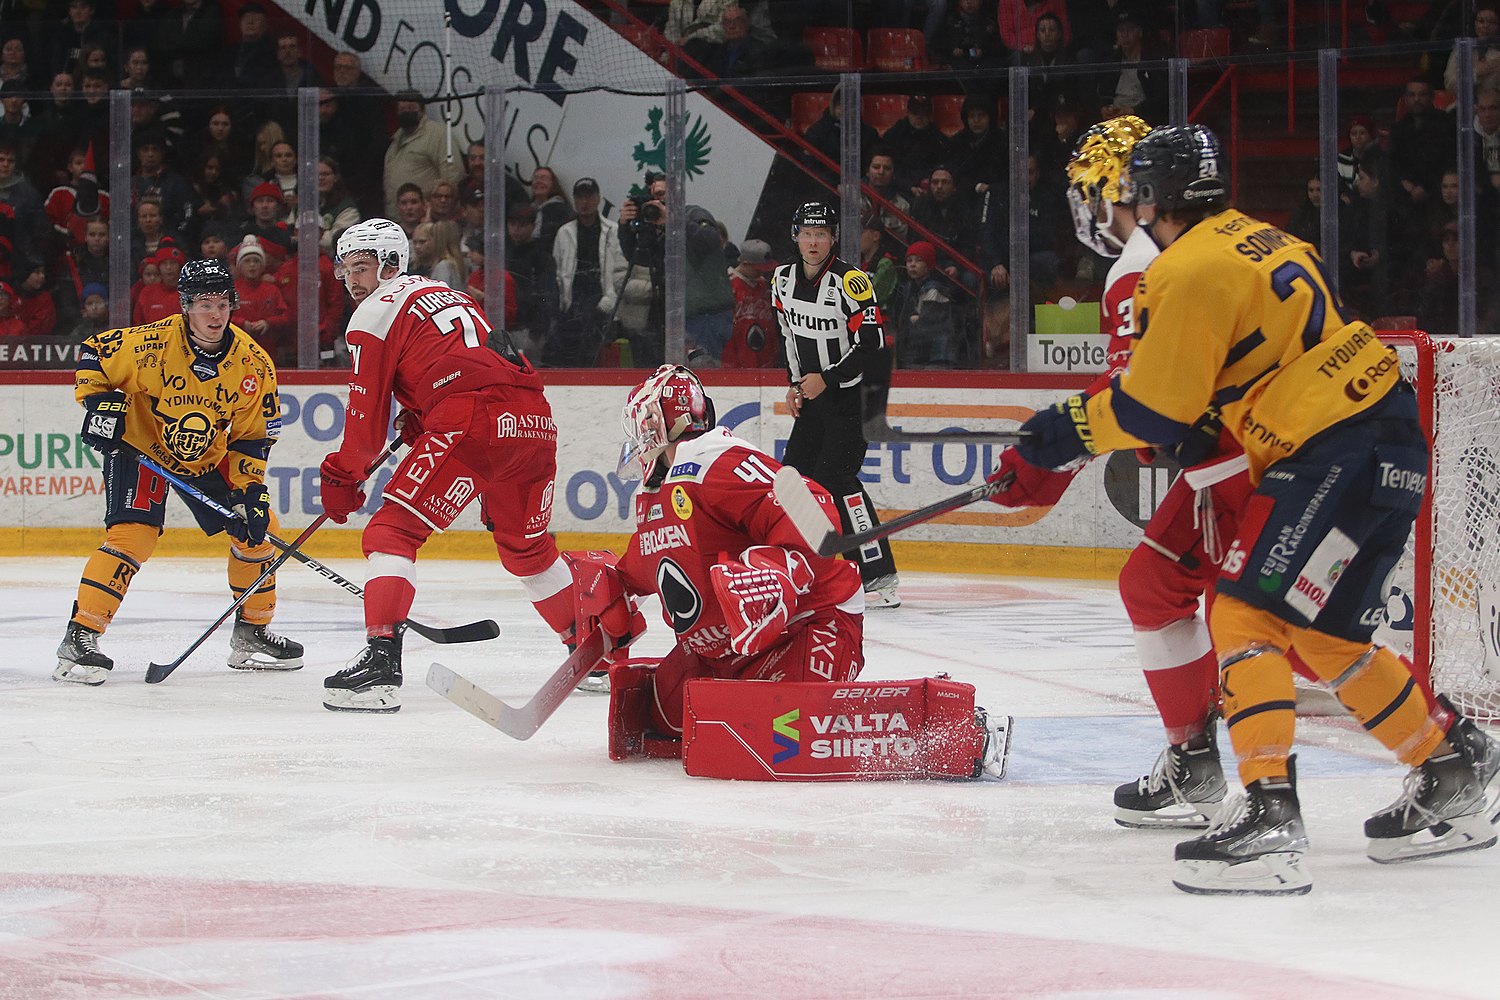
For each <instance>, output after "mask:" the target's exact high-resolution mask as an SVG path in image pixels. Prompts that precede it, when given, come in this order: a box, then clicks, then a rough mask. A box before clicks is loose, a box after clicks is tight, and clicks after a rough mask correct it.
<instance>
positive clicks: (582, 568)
mask: <svg viewBox="0 0 1500 1000" xmlns="http://www.w3.org/2000/svg"><path fill="white" fill-rule="evenodd" d="M562 558H563V562H565V563H567V564H568V570H569V571H570V572H571V573H572V574H573V597H574V600H575V602H576V603H575V606H574V613H573V618H574V624H573V638H572V639H570V640H568V641H569V642H570V643H571V644H572V645H574V646H577V645H581V644H582V643H583V641H584V639H586V638H588V635H589V633H591V632H593V631H594V630H595V629H603V630H604V634H605V636H606V637H608V639H609V642H608V643H607V646H608V648H610V649H611V650H614V649H621V648H623V647H625V646H628V645H630V644H631V643H632V642H634V641H635V640H636V639H638V638H639V637H640V635H641V633H643V632H645V631H646V616H645V615H643V614H641V612H640V610H639V609H638V608H637V607H636V605H635V601H633V600H632V599H631V597H630V595H629V594H628V593H626V592H625V580H624V578H622V577H621V576H620V571H619V570H618V569H616V568H615V564H616V563H617V562H618V561H619V557H617V556H616V555H615V554H614V553H613V552H606V551H592V552H564V553H562Z"/></svg>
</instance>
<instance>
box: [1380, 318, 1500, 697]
mask: <svg viewBox="0 0 1500 1000" xmlns="http://www.w3.org/2000/svg"><path fill="white" fill-rule="evenodd" d="M1386 340H1387V342H1388V343H1390V344H1391V346H1393V347H1395V348H1396V351H1397V353H1398V354H1399V355H1400V356H1401V361H1402V368H1403V370H1404V371H1405V372H1406V374H1407V376H1408V377H1409V378H1410V379H1411V380H1412V382H1413V384H1415V385H1416V386H1417V387H1418V391H1419V393H1420V395H1421V398H1422V401H1423V405H1424V407H1425V408H1426V409H1427V410H1428V413H1429V414H1430V416H1431V421H1432V423H1431V427H1430V433H1431V434H1432V441H1433V455H1432V475H1431V498H1430V502H1431V507H1430V518H1431V519H1430V521H1429V522H1428V524H1430V532H1426V531H1424V530H1423V529H1424V527H1425V526H1424V525H1421V524H1419V525H1418V526H1417V528H1416V529H1415V530H1414V531H1413V534H1412V537H1411V538H1409V539H1408V540H1407V546H1406V557H1405V558H1404V559H1403V560H1402V563H1401V565H1400V567H1398V570H1397V577H1396V580H1395V581H1394V582H1395V583H1396V584H1397V586H1399V587H1401V588H1402V590H1403V591H1404V592H1405V594H1406V595H1408V596H1409V597H1410V598H1411V600H1412V601H1413V607H1414V613H1413V618H1414V622H1413V628H1414V642H1413V644H1412V645H1413V647H1414V648H1413V649H1412V650H1411V652H1412V653H1413V655H1414V656H1415V657H1416V658H1417V660H1418V661H1419V662H1420V661H1422V660H1424V659H1425V660H1426V662H1427V663H1428V664H1429V665H1430V670H1431V677H1432V684H1433V687H1434V688H1435V689H1436V690H1437V691H1438V692H1440V693H1442V694H1446V695H1447V696H1448V697H1449V698H1451V699H1452V700H1453V702H1454V703H1455V704H1456V705H1457V706H1458V707H1459V708H1460V709H1461V710H1462V711H1464V712H1465V713H1466V714H1468V715H1469V716H1470V717H1472V718H1475V719H1479V720H1483V721H1490V722H1494V721H1497V720H1500V621H1497V604H1500V339H1496V338H1480V339H1473V340H1437V339H1432V340H1429V339H1428V338H1426V337H1425V336H1422V335H1420V334H1418V335H1391V336H1387V337H1386ZM1424 357H1425V359H1426V360H1425V361H1424ZM1427 534H1430V539H1429V538H1424V535H1427ZM1422 580H1425V582H1426V586H1425V587H1424V586H1423V585H1422V583H1421V582H1420V581H1422ZM1392 610H1393V611H1394V610H1395V608H1394V606H1393V608H1392Z"/></svg>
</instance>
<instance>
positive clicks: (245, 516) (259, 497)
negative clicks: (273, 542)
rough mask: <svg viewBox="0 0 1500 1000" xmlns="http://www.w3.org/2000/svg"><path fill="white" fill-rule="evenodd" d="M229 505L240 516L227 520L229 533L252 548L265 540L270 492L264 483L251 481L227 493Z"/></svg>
mask: <svg viewBox="0 0 1500 1000" xmlns="http://www.w3.org/2000/svg"><path fill="white" fill-rule="evenodd" d="M229 507H230V509H231V510H233V511H235V512H236V513H238V514H239V515H240V516H239V517H237V518H231V519H230V521H229V533H230V534H231V535H233V536H234V537H235V538H238V539H239V540H240V541H242V542H244V543H245V544H246V545H248V546H250V547H251V548H252V549H253V548H255V546H257V545H259V544H260V543H261V542H264V541H265V540H266V532H267V531H268V530H269V529H270V527H271V493H270V491H269V490H267V489H266V484H265V483H251V484H250V485H249V486H246V487H245V488H244V489H242V490H234V491H233V492H231V493H230V494H229Z"/></svg>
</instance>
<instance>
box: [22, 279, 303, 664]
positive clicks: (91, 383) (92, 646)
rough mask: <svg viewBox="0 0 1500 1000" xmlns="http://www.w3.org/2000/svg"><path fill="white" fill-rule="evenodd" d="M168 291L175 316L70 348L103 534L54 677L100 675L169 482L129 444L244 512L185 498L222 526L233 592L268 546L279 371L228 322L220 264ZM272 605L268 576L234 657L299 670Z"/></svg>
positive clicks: (150, 545) (152, 540) (298, 655)
mask: <svg viewBox="0 0 1500 1000" xmlns="http://www.w3.org/2000/svg"><path fill="white" fill-rule="evenodd" d="M177 287H178V291H179V292H180V293H181V303H182V312H181V313H179V314H178V315H175V316H169V317H167V318H166V319H163V320H160V321H158V322H155V323H150V324H147V325H145V326H134V327H126V328H122V329H118V330H106V331H104V332H103V333H99V334H96V335H95V336H93V337H90V338H89V339H88V340H86V341H85V342H84V345H83V350H82V352H81V354H80V360H79V365H78V372H77V376H76V379H75V383H74V395H75V396H76V397H77V399H78V402H79V403H81V404H82V405H83V408H84V411H85V412H84V421H83V431H82V436H83V440H84V441H85V443H87V444H89V445H90V446H92V447H94V448H96V449H97V450H99V451H100V452H102V453H103V454H104V496H105V513H104V523H105V536H104V543H103V544H102V545H100V546H99V548H98V549H97V550H96V551H95V552H94V554H93V555H91V556H90V557H89V561H88V563H87V565H86V566H85V567H84V570H83V578H82V580H81V581H79V585H78V600H77V601H76V602H75V603H74V605H73V617H72V619H71V620H70V621H69V622H68V627H67V631H66V634H65V635H64V637H63V641H62V644H61V645H60V646H59V647H58V650H57V669H56V670H55V671H54V672H53V674H52V676H53V677H54V678H55V679H57V680H60V681H72V682H75V683H80V684H90V685H95V684H102V683H104V680H105V678H106V677H108V671H109V670H110V669H112V668H113V666H114V662H113V661H112V660H111V659H110V658H109V657H108V656H106V655H105V654H104V653H103V652H102V651H101V650H100V649H99V636H100V635H101V634H102V633H103V632H104V630H105V629H106V628H107V627H108V626H109V623H110V620H111V619H112V618H114V615H115V611H116V610H118V608H119V606H120V602H121V601H122V600H124V598H125V591H126V589H127V588H128V587H129V586H130V582H131V579H132V578H133V577H134V576H135V574H136V573H137V572H138V571H139V570H140V568H141V566H142V564H144V563H145V562H146V560H147V559H148V558H150V556H151V552H152V550H154V549H155V548H156V542H157V538H158V537H159V536H160V535H161V531H162V526H163V524H164V523H165V519H166V500H167V483H166V481H165V480H163V479H162V477H161V476H159V475H157V474H156V473H154V472H152V471H150V470H148V469H146V468H144V467H143V466H142V465H141V464H140V463H139V462H137V461H136V457H135V456H136V454H137V453H139V454H142V455H145V456H146V457H148V458H150V459H151V460H152V461H154V462H156V463H157V464H158V465H160V466H161V467H162V468H164V469H166V470H168V471H169V472H172V473H174V474H176V475H179V476H182V477H183V478H185V479H187V480H188V481H189V482H191V483H192V484H193V485H195V486H196V487H197V488H198V489H200V490H202V491H203V492H204V493H206V494H208V495H209V496H211V497H214V498H215V499H217V500H219V501H220V502H221V503H223V504H224V505H225V506H228V507H230V508H232V509H238V510H239V511H241V512H242V514H243V517H242V518H235V519H234V520H232V521H227V520H226V519H225V518H223V517H222V516H220V515H218V514H215V513H213V512H212V511H210V510H208V509H207V508H205V507H203V506H202V505H200V504H199V503H198V502H197V501H195V500H191V499H188V500H187V506H188V508H189V509H190V510H191V511H192V512H193V515H194V516H195V517H196V518H197V520H198V524H199V526H200V527H202V529H203V531H204V532H205V533H206V534H209V535H214V534H217V533H218V532H220V531H228V532H229V534H230V535H231V542H230V551H229V587H230V590H231V591H233V592H234V594H235V595H236V596H238V595H239V594H240V593H243V592H244V590H245V588H247V587H249V586H250V585H251V584H252V583H254V581H255V580H256V578H257V577H259V576H260V574H261V571H262V569H263V568H264V565H265V563H266V562H267V561H268V560H270V558H271V556H272V552H273V550H272V546H271V543H270V542H268V541H266V534H267V533H268V532H272V531H274V530H275V528H276V516H275V514H274V513H272V511H271V504H270V496H269V493H268V492H267V490H266V485H265V481H266V457H267V454H268V453H269V452H270V450H271V445H272V444H273V443H274V442H275V440H276V436H277V435H278V434H279V433H280V430H281V400H280V396H279V395H278V394H277V390H276V368H275V366H274V365H272V363H271V359H270V358H269V357H267V356H266V353H265V352H264V351H263V350H262V349H261V347H260V345H258V344H257V343H256V342H255V340H254V339H253V338H251V337H250V335H249V334H247V333H245V331H243V330H241V329H240V328H239V327H237V326H234V325H233V324H231V323H230V322H229V314H230V312H231V311H232V310H233V309H234V307H235V305H236V302H237V296H236V294H235V290H234V278H233V277H232V276H231V275H230V273H229V270H228V269H227V268H226V267H225V266H224V265H223V264H222V263H221V262H219V261H217V260H200V261H190V262H188V263H187V264H185V265H183V268H182V274H181V276H180V277H179V278H178V282H177ZM275 609H276V580H275V577H274V576H272V577H271V578H269V579H268V580H267V581H266V582H265V583H264V584H263V585H262V586H261V587H260V589H259V590H257V591H256V593H255V594H253V595H252V596H251V597H250V598H249V599H248V600H247V601H246V602H245V603H244V605H242V606H241V608H240V610H239V616H238V618H237V619H236V621H235V626H234V632H233V634H232V635H231V637H230V653H229V665H230V666H231V667H235V668H237V669H241V670H296V669H297V668H299V667H301V666H302V647H301V646H300V645H299V644H297V643H295V642H292V641H290V640H288V639H286V638H284V637H282V636H278V635H275V634H274V633H271V632H270V631H268V630H267V628H266V626H267V625H268V624H269V623H270V621H271V616H272V614H273V613H274V611H275Z"/></svg>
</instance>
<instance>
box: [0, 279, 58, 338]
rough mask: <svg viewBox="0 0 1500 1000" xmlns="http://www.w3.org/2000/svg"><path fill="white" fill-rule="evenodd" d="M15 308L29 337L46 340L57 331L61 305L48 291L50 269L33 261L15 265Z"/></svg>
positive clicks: (23, 330)
mask: <svg viewBox="0 0 1500 1000" xmlns="http://www.w3.org/2000/svg"><path fill="white" fill-rule="evenodd" d="M10 277H11V281H12V282H14V284H13V286H12V287H13V288H14V292H13V297H14V299H15V302H14V305H13V308H14V310H15V315H16V318H17V319H19V320H20V321H21V333H22V335H23V336H27V337H45V336H47V335H49V334H51V333H52V332H53V331H54V329H55V328H56V327H57V305H56V303H54V302H53V301H52V295H51V293H49V292H48V291H47V267H46V265H45V264H41V263H38V262H36V261H31V260H18V261H14V262H13V263H12V267H11V276H10Z"/></svg>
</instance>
